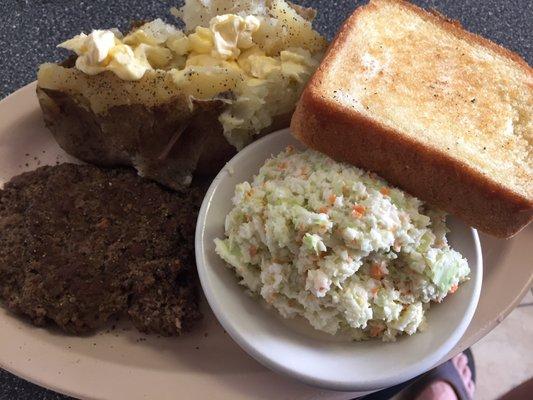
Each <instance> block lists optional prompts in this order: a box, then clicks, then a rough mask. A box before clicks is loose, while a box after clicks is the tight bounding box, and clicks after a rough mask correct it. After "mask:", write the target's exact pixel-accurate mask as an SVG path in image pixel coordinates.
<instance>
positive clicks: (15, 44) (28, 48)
mask: <svg viewBox="0 0 533 400" xmlns="http://www.w3.org/2000/svg"><path fill="white" fill-rule="evenodd" d="M293 1H294V0H293ZM295 2H296V3H299V4H302V5H306V6H312V7H315V8H317V9H318V11H319V12H318V16H317V20H316V27H317V29H318V30H319V31H321V32H322V33H323V34H325V35H326V36H327V37H328V39H331V38H332V37H333V36H334V34H335V32H336V31H337V29H338V27H339V26H340V24H341V23H342V21H343V20H344V19H345V18H346V17H347V16H348V15H349V14H350V12H351V11H353V9H354V8H356V7H357V6H358V5H360V4H362V3H363V2H362V1H359V0H301V1H297V0H296V1H295ZM179 3H180V2H179V0H157V1H156V0H152V1H150V0H115V1H113V2H109V1H108V0H76V1H73V0H1V1H0V71H1V74H0V99H1V98H3V97H5V96H7V95H9V94H10V93H12V92H14V91H15V90H17V89H18V88H20V87H22V86H24V85H25V84H27V83H29V82H31V81H33V80H34V79H35V76H36V69H37V66H38V65H39V64H40V63H42V62H44V61H57V60H60V59H62V58H63V57H64V56H65V54H64V53H63V51H61V50H59V49H57V48H56V45H57V44H58V43H59V42H61V41H63V40H65V39H67V38H69V37H71V36H73V35H75V34H77V33H79V32H80V31H85V32H87V31H90V30H91V29H93V28H108V27H118V28H119V29H126V28H127V27H128V25H129V22H130V21H132V20H136V19H153V18H156V17H161V18H163V19H166V20H168V21H169V22H171V21H172V20H173V18H172V17H171V16H170V14H169V12H168V10H169V9H170V7H172V6H176V5H179ZM415 3H417V4H420V5H422V6H423V7H425V8H435V9H437V10H438V11H440V12H442V13H443V14H445V15H447V16H448V17H451V18H453V19H457V20H459V21H460V22H461V23H462V24H463V25H464V26H465V27H466V28H467V29H469V30H471V31H473V32H475V33H479V34H481V35H483V36H485V37H488V38H490V39H491V40H493V41H495V42H497V43H499V44H502V45H503V46H505V47H507V48H510V49H511V50H513V51H516V52H517V53H519V54H520V55H521V56H522V57H523V58H525V59H526V61H527V62H528V63H529V64H532V60H533V52H532V48H531V46H532V44H533V33H532V30H531V22H532V21H533V2H532V1H531V0H505V1H504V0H462V1H457V0H417V1H415ZM0 123H1V121H0ZM0 329H1V327H0ZM5 399H10V400H11V399H32V400H38V399H43V400H44V399H46V400H49V399H66V397H64V396H62V395H60V394H56V393H54V392H51V391H48V390H46V389H42V388H40V387H38V386H36V385H33V384H31V383H29V382H26V381H24V380H22V379H19V378H17V377H15V376H13V375H11V374H9V373H7V372H5V371H2V370H0V400H5Z"/></svg>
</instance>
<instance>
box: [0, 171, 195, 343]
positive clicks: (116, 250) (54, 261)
mask: <svg viewBox="0 0 533 400" xmlns="http://www.w3.org/2000/svg"><path fill="white" fill-rule="evenodd" d="M201 199H202V190H201V189H199V188H195V187H192V188H190V190H189V191H187V192H186V193H174V192H170V191H168V190H166V189H164V188H162V187H161V186H159V185H158V184H156V183H153V182H150V181H148V180H145V179H143V178H140V177H138V176H137V175H136V174H135V172H133V171H131V170H126V169H112V170H107V169H101V168H98V167H95V166H90V165H75V164H61V165H58V166H55V167H42V168H39V169H37V170H35V171H32V172H28V173H24V174H22V175H19V176H17V177H15V178H13V179H12V180H11V181H10V182H9V183H7V184H6V185H5V188H4V189H3V190H1V191H0V301H2V302H3V304H4V305H6V306H7V307H8V308H9V309H11V310H13V311H15V312H18V313H20V314H25V315H27V316H29V317H30V319H31V321H32V322H33V323H34V324H36V325H43V324H45V323H47V322H50V321H51V322H54V323H56V324H57V325H58V326H59V327H60V328H61V329H63V330H65V331H67V332H70V333H75V334H80V333H87V332H91V331H93V330H95V329H97V328H99V327H101V326H102V325H103V324H104V323H105V322H106V321H107V320H108V319H109V318H110V317H111V316H114V315H119V314H122V313H126V314H127V315H129V317H130V318H131V320H132V322H133V323H134V325H135V326H136V327H137V328H138V329H139V330H141V331H143V332H154V333H159V334H163V335H175V334H179V333H180V332H181V331H182V330H187V329H189V328H190V327H191V325H192V324H193V323H194V321H195V320H197V319H198V318H199V316H200V314H199V311H198V298H197V292H196V289H195V288H196V280H197V278H196V268H195V260H194V230H195V225H196V217H197V213H198V209H199V205H200V202H201Z"/></svg>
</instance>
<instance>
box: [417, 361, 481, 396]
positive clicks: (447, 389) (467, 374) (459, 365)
mask: <svg viewBox="0 0 533 400" xmlns="http://www.w3.org/2000/svg"><path fill="white" fill-rule="evenodd" d="M451 362H452V364H453V366H454V367H455V369H456V370H457V373H458V374H459V376H460V377H461V380H462V381H463V385H464V387H465V389H466V392H467V394H468V396H469V398H471V399H473V398H474V390H475V384H474V382H473V381H472V371H470V368H468V358H467V357H466V356H465V355H464V354H463V353H460V354H458V355H456V356H455V357H453V358H452V360H451ZM416 400H457V395H456V394H455V391H454V389H453V387H452V385H450V384H449V383H448V382H446V381H442V380H436V381H434V382H431V383H430V384H429V385H428V386H427V387H426V388H425V389H424V390H422V392H420V394H419V395H418V396H417V398H416Z"/></svg>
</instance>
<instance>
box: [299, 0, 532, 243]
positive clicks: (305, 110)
mask: <svg viewBox="0 0 533 400" xmlns="http://www.w3.org/2000/svg"><path fill="white" fill-rule="evenodd" d="M532 87H533V70H532V69H531V67H530V66H529V65H528V64H527V63H526V62H525V61H523V60H522V59H521V58H520V57H519V56H517V55H515V54H513V53H511V52H510V51H508V50H506V49H504V48H502V47H500V46H498V45H496V44H494V43H492V42H490V41H488V40H486V39H483V38H481V37H479V36H476V35H474V34H471V33H469V32H466V31H465V30H463V29H462V28H461V27H460V25H459V24H458V23H457V22H454V21H449V20H447V19H445V18H443V17H442V16H440V15H438V14H437V13H431V12H427V11H424V10H422V9H420V8H418V7H416V6H414V5H412V4H410V3H408V2H405V1H399V0H371V2H370V3H369V4H368V5H366V6H363V7H359V8H358V9H357V10H356V11H355V12H354V13H353V15H352V16H351V17H350V18H349V19H348V20H347V21H346V23H345V24H344V26H343V27H342V29H341V30H340V32H339V33H338V35H337V37H336V39H335V40H334V42H333V43H332V44H331V46H330V48H329V50H328V52H327V54H326V56H325V59H324V61H323V62H322V64H321V66H320V67H319V69H318V70H317V72H316V73H315V75H314V76H313V77H312V78H311V80H310V81H309V83H308V85H307V87H306V89H305V90H304V92H303V94H302V97H301V99H300V102H299V105H298V106H297V109H296V112H295V114H294V116H293V118H292V122H291V128H292V131H293V133H294V135H295V136H296V137H298V138H299V139H300V140H301V141H303V142H304V143H305V144H307V145H308V146H309V147H311V148H314V149H316V150H318V151H321V152H323V153H326V154H328V155H329V156H331V157H333V158H335V159H337V160H341V161H346V162H349V163H352V164H355V165H357V166H359V167H362V168H366V169H369V170H372V171H374V172H376V173H378V174H379V175H381V176H383V177H384V178H386V179H387V180H389V182H391V183H392V184H395V185H398V186H399V187H401V188H403V189H404V190H406V191H408V192H410V193H411V194H413V195H415V196H417V197H419V198H421V199H423V200H425V201H427V202H429V203H431V204H433V205H435V206H438V207H441V208H442V209H444V210H446V211H448V212H450V213H453V214H456V215H457V216H459V217H461V218H463V219H464V220H465V221H466V222H467V223H469V224H471V225H473V226H474V227H476V228H479V229H480V230H482V231H484V232H487V233H489V234H492V235H495V236H498V237H509V236H512V235H513V234H515V233H516V232H518V231H519V230H520V229H521V228H523V227H524V226H525V225H527V224H528V223H529V222H530V220H531V219H532V217H533V174H532V170H533V168H532V167H533V157H532V152H533V151H532V148H533V122H532V115H533V93H532Z"/></svg>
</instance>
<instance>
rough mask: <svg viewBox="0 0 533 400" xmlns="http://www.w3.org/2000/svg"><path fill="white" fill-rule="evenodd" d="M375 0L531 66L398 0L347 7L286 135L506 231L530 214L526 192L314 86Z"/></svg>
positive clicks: (491, 230)
mask: <svg viewBox="0 0 533 400" xmlns="http://www.w3.org/2000/svg"><path fill="white" fill-rule="evenodd" d="M381 2H384V3H395V4H399V5H401V6H402V7H407V8H409V9H410V10H412V11H414V12H416V13H417V14H418V15H420V16H421V17H422V18H424V19H429V20H431V21H433V22H435V23H437V24H438V25H440V26H441V27H442V28H443V29H446V30H447V31H449V32H452V33H453V34H455V35H457V36H459V37H461V38H463V39H464V40H467V41H469V42H476V43H478V44H480V45H482V46H485V47H488V48H490V49H492V50H493V51H495V52H497V53H499V54H501V55H503V56H505V57H508V58H510V59H512V60H513V61H515V62H516V64H517V67H519V68H522V69H524V71H526V73H527V74H530V75H531V74H532V73H533V72H532V69H531V67H529V65H528V64H527V63H526V62H525V61H524V60H522V59H521V58H520V57H519V56H518V55H516V54H514V53H512V52H511V51H509V50H507V49H504V48H503V47H501V46H498V45H496V44H495V43H492V42H490V41H489V40H487V39H484V38H481V37H479V36H477V35H475V34H472V33H470V32H466V31H464V30H463V29H462V28H461V26H460V24H459V23H457V22H454V21H450V20H447V19H445V18H443V17H441V16H439V15H437V14H435V13H430V12H427V11H425V10H423V9H420V8H418V7H416V6H414V5H412V4H410V3H408V2H406V1H403V0H374V1H372V2H370V3H369V4H368V5H367V6H364V7H359V8H358V9H357V10H356V11H355V12H354V13H353V14H352V16H351V17H350V18H349V19H348V20H347V21H346V23H345V24H344V26H343V27H342V28H341V30H340V32H339V33H338V34H337V37H336V38H335V40H334V41H333V43H332V44H331V45H330V47H329V49H328V51H327V53H326V56H325V58H324V61H323V62H322V64H321V66H320V67H319V68H318V70H317V71H316V73H315V74H314V76H313V77H312V78H311V79H310V81H309V82H308V85H307V87H306V89H305V90H304V92H303V94H302V97H301V99H300V102H299V104H298V105H297V108H296V111H295V113H294V115H293V118H292V121H291V130H292V132H293V134H294V135H295V136H296V137H297V138H298V139H300V140H301V141H302V142H303V143H305V144H306V145H307V146H309V147H310V148H312V149H315V150H318V151H320V152H323V153H325V154H327V155H329V156H330V157H332V158H334V159H336V160H339V161H344V162H348V163H351V164H354V165H356V166H358V167H361V168H364V169H368V170H371V171H374V172H376V173H377V174H379V175H380V176H382V177H383V178H385V179H387V180H388V181H389V182H390V183H391V184H394V185H397V186H398V187H400V188H402V189H404V190H406V191H407V192H409V193H411V194H412V195H415V196H417V197H419V198H420V199H422V200H424V201H426V202H428V203H430V204H433V205H435V206H437V207H440V208H442V209H444V210H446V211H448V212H450V213H452V214H455V215H457V216H458V217H460V218H462V219H463V220H464V221H465V222H467V223H468V224H470V225H472V226H474V227H476V228H478V229H479V230H481V231H483V232H486V233H488V234H491V235H494V236H497V237H501V238H507V237H511V236H512V235H514V234H516V233H517V232H518V231H520V230H521V229H522V228H524V227H525V226H526V225H527V224H528V223H529V222H530V221H531V219H532V218H533V199H531V198H526V197H524V196H523V195H521V194H519V193H516V192H514V191H513V190H512V189H510V188H508V187H505V186H503V185H501V184H499V183H497V182H495V181H494V180H492V179H489V178H488V177H487V176H485V175H483V174H482V173H480V172H478V171H476V170H474V169H473V168H471V167H469V166H468V165H467V164H466V163H464V162H462V161H461V160H460V159H457V158H453V157H451V156H450V155H449V154H447V153H445V152H444V151H439V150H438V149H434V148H430V147H428V146H425V145H424V144H422V143H420V142H417V141H415V140H414V139H412V138H410V137H408V136H407V135H403V134H402V133H401V132H399V131H396V130H394V129H392V128H390V127H388V126H385V125H383V124H381V123H379V122H378V121H376V120H373V119H371V118H368V117H367V116H364V115H363V114H361V113H359V112H357V111H356V110H354V109H348V110H347V109H345V108H341V107H340V106H339V105H338V104H337V103H336V102H335V101H334V100H332V99H329V98H328V97H327V96H325V95H324V94H323V92H321V85H322V82H323V81H324V73H325V71H327V69H328V68H329V66H330V63H331V62H332V58H333V57H335V54H336V53H337V49H339V48H340V47H342V46H343V45H344V43H345V42H346V40H347V37H348V34H349V32H350V30H351V29H352V26H354V25H355V24H356V23H357V20H358V18H359V17H360V16H361V14H362V13H364V12H365V11H367V10H371V9H372V8H373V7H378V6H379V3H381ZM326 132H327V133H326Z"/></svg>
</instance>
